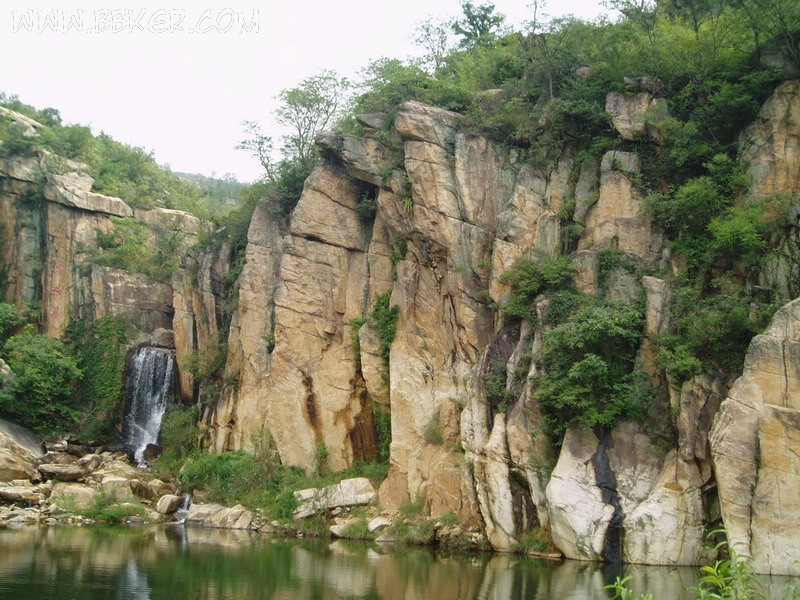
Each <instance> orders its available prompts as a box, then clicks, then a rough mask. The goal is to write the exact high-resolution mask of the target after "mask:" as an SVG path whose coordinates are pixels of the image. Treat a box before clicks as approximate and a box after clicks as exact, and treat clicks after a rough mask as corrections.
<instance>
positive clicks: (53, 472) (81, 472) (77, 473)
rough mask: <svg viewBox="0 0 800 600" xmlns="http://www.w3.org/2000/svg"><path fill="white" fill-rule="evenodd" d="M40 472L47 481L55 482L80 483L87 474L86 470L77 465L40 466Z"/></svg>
mask: <svg viewBox="0 0 800 600" xmlns="http://www.w3.org/2000/svg"><path fill="white" fill-rule="evenodd" d="M39 472H40V473H41V474H42V476H43V477H44V478H45V479H53V480H55V481H78V480H80V479H83V478H84V477H85V476H86V474H87V471H86V469H84V468H83V467H81V466H79V465H78V464H77V463H76V464H71V465H59V464H42V465H39Z"/></svg>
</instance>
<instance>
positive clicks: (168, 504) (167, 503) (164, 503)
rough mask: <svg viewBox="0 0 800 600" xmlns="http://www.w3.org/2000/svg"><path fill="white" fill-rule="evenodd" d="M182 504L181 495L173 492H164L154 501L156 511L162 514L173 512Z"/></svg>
mask: <svg viewBox="0 0 800 600" xmlns="http://www.w3.org/2000/svg"><path fill="white" fill-rule="evenodd" d="M181 505H183V497H182V496H176V495H175V494H165V495H164V496H161V498H159V499H158V502H157V503H156V512H157V513H160V514H162V515H168V514H171V513H174V512H175V511H176V510H178V509H179V508H180V507H181Z"/></svg>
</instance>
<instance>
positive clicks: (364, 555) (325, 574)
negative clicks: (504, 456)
mask: <svg viewBox="0 0 800 600" xmlns="http://www.w3.org/2000/svg"><path fill="white" fill-rule="evenodd" d="M695 572H696V570H695V569H692V568H666V567H633V568H630V569H629V570H628V571H627V573H630V574H632V575H633V576H634V578H635V581H636V583H637V585H635V586H634V587H635V588H637V589H638V591H640V592H641V591H644V590H647V591H650V592H653V593H655V594H656V598H659V599H678V598H691V597H693V595H691V594H686V593H684V592H683V590H684V589H685V588H687V587H689V586H692V585H694V584H695V582H696V578H695ZM617 574H618V572H617V571H614V570H613V569H611V568H608V567H603V566H602V565H595V564H586V563H578V562H571V561H566V562H563V563H557V564H551V563H545V562H542V561H537V560H532V559H528V558H525V557H519V556H510V555H490V554H480V555H447V554H442V553H434V552H431V551H428V550H421V549H408V548H403V547H394V546H388V547H380V546H377V545H374V544H364V543H347V542H342V541H336V542H329V541H328V542H317V541H314V542H305V541H296V540H291V541H286V540H276V539H271V538H269V537H266V536H261V535H258V534H249V533H247V532H237V531H222V530H207V529H184V528H183V527H180V526H176V527H142V528H100V527H82V528H80V527H49V528H35V527H25V528H20V529H0V599H2V600H7V599H9V600H10V599H13V600H32V599H36V600H43V599H47V600H84V599H118V600H129V599H131V600H157V599H164V600H184V599H186V600H189V599H191V600H228V599H230V600H233V599H236V600H238V599H251V598H252V599H256V598H257V599H259V600H262V599H275V600H299V599H304V600H305V599H333V598H357V599H363V600H377V599H381V600H401V599H402V600H405V599H419V600H428V599H433V600H469V599H476V600H477V599H481V600H484V599H485V600H511V599H515V600H517V599H536V600H550V599H554V600H555V599H558V600H569V599H572V600H594V599H606V598H608V594H607V593H606V592H604V591H603V586H604V585H605V584H606V583H608V582H609V581H611V580H613V578H614V577H615V576H616V575H617Z"/></svg>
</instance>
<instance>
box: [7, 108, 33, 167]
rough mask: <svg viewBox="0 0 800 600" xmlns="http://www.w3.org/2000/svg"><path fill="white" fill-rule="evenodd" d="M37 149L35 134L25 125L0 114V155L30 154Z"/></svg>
mask: <svg viewBox="0 0 800 600" xmlns="http://www.w3.org/2000/svg"><path fill="white" fill-rule="evenodd" d="M37 150H38V145H37V140H36V136H31V135H29V128H28V126H27V125H25V124H23V123H20V122H18V121H16V120H14V119H12V118H11V117H7V116H5V115H0V157H8V156H30V155H32V154H34V153H35V152H36V151H37Z"/></svg>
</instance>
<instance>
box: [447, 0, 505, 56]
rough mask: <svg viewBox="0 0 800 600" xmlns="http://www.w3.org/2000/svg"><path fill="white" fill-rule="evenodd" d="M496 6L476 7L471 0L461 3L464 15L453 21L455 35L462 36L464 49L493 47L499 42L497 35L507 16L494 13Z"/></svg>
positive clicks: (461, 44)
mask: <svg viewBox="0 0 800 600" xmlns="http://www.w3.org/2000/svg"><path fill="white" fill-rule="evenodd" d="M494 8H495V7H494V4H488V3H487V4H479V5H477V6H476V5H475V4H473V3H472V2H470V1H469V0H464V1H462V2H461V11H462V12H463V15H462V16H461V18H460V19H458V20H456V21H453V24H452V29H453V33H455V34H456V35H459V36H461V41H460V42H459V45H460V46H461V47H462V48H474V47H476V46H491V45H492V44H493V43H494V42H495V40H497V33H498V30H499V28H500V26H501V25H502V24H503V21H505V16H503V15H500V14H496V13H495V12H494Z"/></svg>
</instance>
